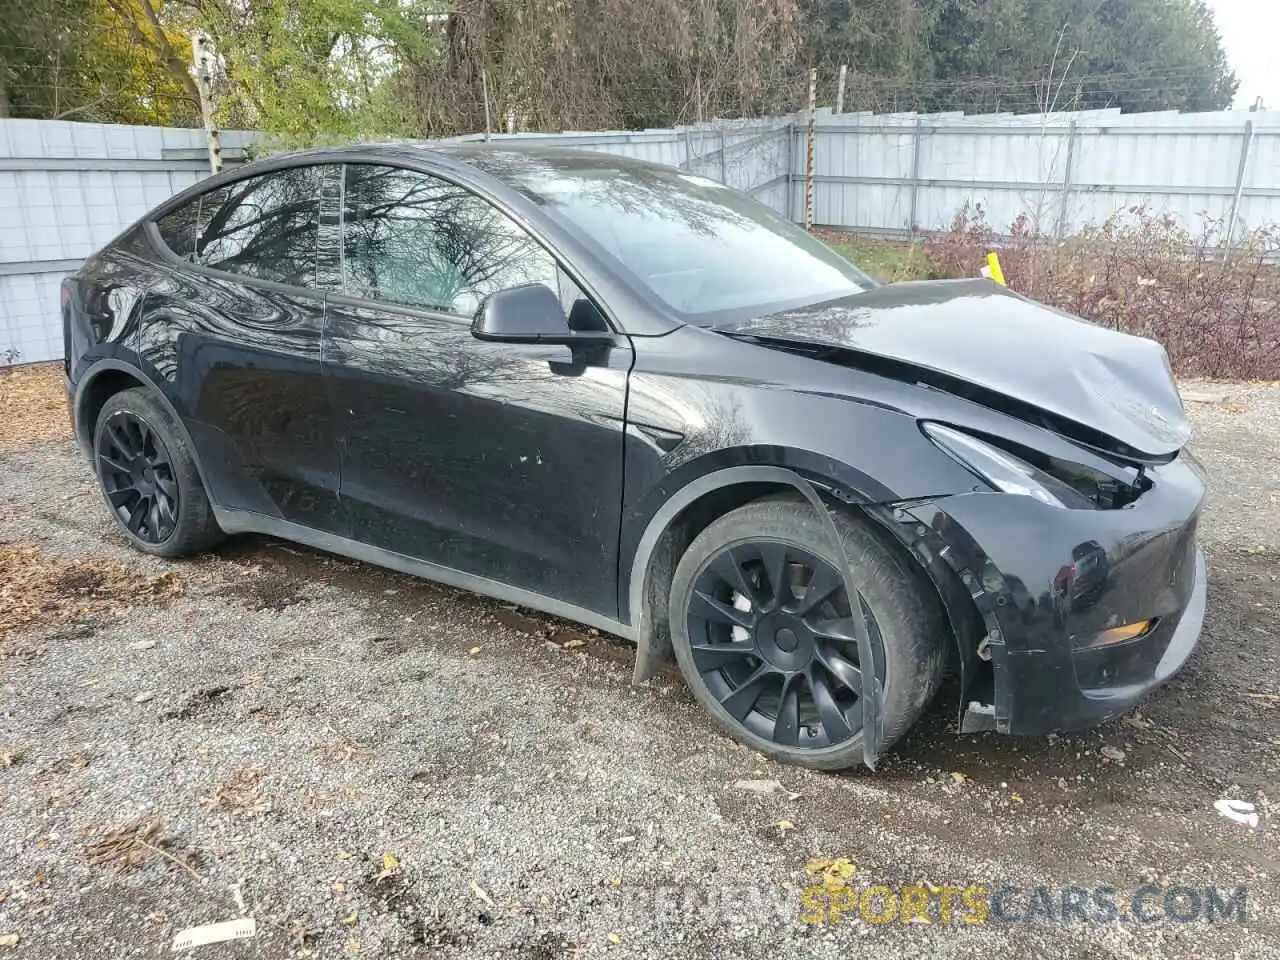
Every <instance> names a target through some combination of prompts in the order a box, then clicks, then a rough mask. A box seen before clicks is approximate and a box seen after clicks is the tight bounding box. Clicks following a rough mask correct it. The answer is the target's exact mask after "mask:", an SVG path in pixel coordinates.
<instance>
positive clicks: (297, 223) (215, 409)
mask: <svg viewBox="0 0 1280 960" xmlns="http://www.w3.org/2000/svg"><path fill="white" fill-rule="evenodd" d="M340 172H341V167H340V166H338V165H311V166H297V167H289V168H286V169H282V170H278V171H275V172H271V173H266V174H263V175H260V176H255V177H249V178H246V179H243V180H237V181H235V182H233V183H230V184H227V185H225V186H222V187H219V188H217V189H214V190H212V191H210V192H208V193H205V194H203V195H202V196H200V197H199V198H198V199H197V200H196V201H194V202H193V203H192V204H191V205H189V206H188V207H185V208H180V209H179V210H176V211H173V212H172V213H170V214H169V215H167V216H166V217H163V218H161V220H160V221H159V222H158V223H157V224H156V226H157V228H158V229H159V231H160V235H161V236H162V237H163V238H164V239H165V242H166V244H167V245H168V246H169V248H170V249H171V250H172V252H173V253H174V254H175V255H177V256H178V257H180V258H182V259H183V260H185V261H186V264H187V266H186V268H180V269H174V270H172V271H171V272H170V273H169V275H168V282H166V283H162V284H160V285H158V286H157V287H156V288H154V289H153V290H151V291H150V292H149V293H148V297H147V313H148V316H149V317H150V318H153V320H152V321H151V322H149V323H148V324H147V325H146V326H144V327H143V333H142V337H141V342H140V350H139V352H140V354H141V356H142V359H143V361H144V363H145V364H146V365H148V366H149V367H150V368H151V370H152V372H153V374H154V375H157V376H159V377H161V378H163V379H164V380H165V381H167V382H169V383H170V384H172V386H173V388H174V390H175V391H176V393H177V394H178V401H177V404H176V405H177V406H178V409H179V411H180V412H181V413H183V415H184V417H185V418H186V419H187V423H188V427H189V429H190V430H191V433H192V436H193V439H194V440H195V442H196V445H197V448H198V449H199V450H200V454H201V459H202V463H203V464H204V467H205V472H206V474H207V479H208V481H209V485H210V488H211V489H210V493H211V494H212V496H213V498H214V500H215V502H217V503H218V504H219V505H221V506H223V507H227V508H231V509H239V510H249V511H253V512H256V513H261V514H264V515H268V516H273V517H277V518H282V519H285V520H289V521H292V522H296V523H301V524H306V525H308V526H312V527H316V528H318V529H322V530H328V531H332V532H343V530H342V516H341V513H340V510H339V506H338V472H339V461H338V449H337V433H336V430H335V427H334V418H333V413H332V409H331V408H330V406H329V397H328V391H327V387H326V384H325V381H324V378H323V376H322V369H321V359H322V358H321V343H322V341H321V334H322V330H323V325H324V298H325V293H326V291H327V290H330V289H335V288H336V287H337V284H338V275H339V264H338V260H339V251H338V213H337V204H338V191H339V187H340V183H339V179H338V178H339V176H340ZM188 238H189V243H188Z"/></svg>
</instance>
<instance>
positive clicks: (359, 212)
mask: <svg viewBox="0 0 1280 960" xmlns="http://www.w3.org/2000/svg"><path fill="white" fill-rule="evenodd" d="M342 250H343V264H344V267H345V275H344V279H345V284H346V292H347V293H348V294H350V295H351V296H353V297H362V298H365V299H369V300H381V301H383V302H387V303H398V304H405V305H408V306H415V307H426V308H428V309H433V310H440V311H443V312H445V313H453V314H458V315H460V316H466V317H469V316H472V315H473V314H474V313H475V311H476V308H477V307H478V306H479V305H480V301H481V300H483V299H484V298H485V297H487V296H488V295H489V294H491V293H495V292H497V291H498V290H505V289H507V288H508V287H515V286H519V285H521V284H525V283H544V284H546V285H547V286H548V287H550V288H551V289H552V290H555V291H557V292H558V291H559V283H558V269H557V264H556V261H555V259H554V258H553V257H552V256H551V255H550V254H549V253H547V251H546V250H544V249H543V248H542V247H541V246H540V245H539V244H538V243H537V241H535V240H534V239H533V237H531V236H530V235H529V234H528V233H526V232H525V231H524V229H523V228H522V227H520V225H519V224H517V223H516V222H515V221H513V220H512V219H511V218H509V217H508V216H506V215H505V214H504V213H502V212H501V211H500V210H498V209H497V208H495V207H494V206H493V205H492V204H490V203H489V202H488V201H486V200H484V199H483V198H481V197H478V196H476V195H475V194H473V193H471V192H469V191H467V190H465V189H463V188H462V187H459V186H457V185H456V184H452V183H449V182H447V181H445V180H440V179H438V178H436V177H432V176H428V175H427V174H424V173H418V172H416V171H412V170H401V169H397V168H394V167H381V166H374V165H364V164H350V165H348V166H347V168H346V190H345V201H344V206H343V232H342Z"/></svg>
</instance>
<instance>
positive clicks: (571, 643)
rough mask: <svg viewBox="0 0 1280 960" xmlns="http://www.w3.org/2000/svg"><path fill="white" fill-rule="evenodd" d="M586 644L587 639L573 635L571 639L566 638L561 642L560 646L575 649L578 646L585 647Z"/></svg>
mask: <svg viewBox="0 0 1280 960" xmlns="http://www.w3.org/2000/svg"><path fill="white" fill-rule="evenodd" d="M586 645H587V641H585V640H583V639H582V638H581V637H574V638H573V639H572V640H566V641H565V642H564V643H563V644H561V647H562V648H563V649H565V650H577V649H578V648H579V647H585V646H586Z"/></svg>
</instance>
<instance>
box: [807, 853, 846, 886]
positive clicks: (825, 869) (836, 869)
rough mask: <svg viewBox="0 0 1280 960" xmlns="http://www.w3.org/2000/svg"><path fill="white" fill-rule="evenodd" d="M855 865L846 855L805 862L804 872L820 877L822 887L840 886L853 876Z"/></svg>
mask: <svg viewBox="0 0 1280 960" xmlns="http://www.w3.org/2000/svg"><path fill="white" fill-rule="evenodd" d="M856 869H857V867H856V866H855V865H854V863H853V861H852V860H850V859H849V858H848V857H835V858H834V859H822V860H810V861H809V862H808V863H807V864H805V867H804V870H805V873H808V874H809V875H810V876H818V877H821V878H822V885H823V886H824V887H842V886H844V882H845V881H846V880H848V879H849V878H850V877H851V876H853V872H854V870H856Z"/></svg>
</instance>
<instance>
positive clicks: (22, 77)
mask: <svg viewBox="0 0 1280 960" xmlns="http://www.w3.org/2000/svg"><path fill="white" fill-rule="evenodd" d="M193 30H200V31H203V32H205V33H207V34H208V35H210V36H211V37H212V39H213V42H214V46H215V49H216V50H217V51H218V57H219V59H218V69H217V76H216V78H215V81H216V86H217V94H218V97H217V99H218V112H219V117H218V119H219V121H220V123H221V124H222V125H223V126H227V127H233V126H234V127H247V128H253V129H260V130H266V131H270V132H272V133H273V134H275V135H276V136H277V138H278V139H279V140H280V141H281V142H283V143H286V144H304V143H312V142H317V141H325V140H339V139H348V138H352V137H372V136H395V135H407V136H431V135H442V134H451V133H463V132H474V131H478V130H481V129H483V128H484V126H485V124H486V122H487V123H488V124H489V125H490V127H491V128H492V129H498V130H501V129H504V128H506V127H507V125H508V124H509V123H511V124H514V125H515V126H516V127H518V128H519V129H573V128H579V129H583V128H601V127H631V128H635V127H644V126H661V125H667V124H671V123H678V122H688V121H692V120H696V119H699V118H712V117H715V116H751V115H755V116H759V115H762V114H767V113H776V112H784V111H789V110H794V109H798V108H800V107H802V106H803V105H804V102H805V100H806V92H807V74H808V68H809V67H810V66H811V65H817V66H819V67H820V69H821V75H822V81H821V83H822V87H821V93H820V96H821V98H822V101H823V102H828V103H829V102H830V101H831V100H832V98H833V97H832V95H833V93H834V79H835V76H836V69H837V68H838V66H839V65H841V64H847V65H848V66H849V83H848V89H847V93H846V98H845V103H846V108H848V109H878V110H895V109H896V110H922V111H934V110H969V111H991V110H1001V111H1013V112H1026V111H1042V110H1047V109H1079V108H1092V107H1103V106H1114V107H1120V108H1122V109H1125V110H1129V111H1138V110H1159V109H1181V110H1212V109H1220V108H1223V107H1226V106H1228V105H1229V104H1230V102H1231V99H1232V96H1233V95H1234V92H1235V88H1236V79H1235V77H1234V75H1233V74H1232V72H1231V70H1230V69H1229V67H1228V65H1227V62H1226V58H1225V55H1224V54H1223V50H1222V45H1221V40H1220V37H1219V35H1218V32H1217V30H1216V29H1215V27H1214V25H1213V21H1212V18H1211V16H1210V14H1209V12H1208V10H1207V8H1206V6H1205V3H1204V0H22V2H18V0H9V2H4V0H0V115H4V114H6V113H9V114H13V115H18V116H42V117H53V116H64V117H71V118H75V119H84V120H116V121H126V122H139V123H171V124H188V123H196V122H198V120H199V109H198V95H197V91H196V89H195V85H194V82H193V80H192V78H191V75H190V72H189V62H190V53H191V48H190V40H189V39H188V38H189V36H190V33H191V31H193ZM486 108H487V109H486Z"/></svg>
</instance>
